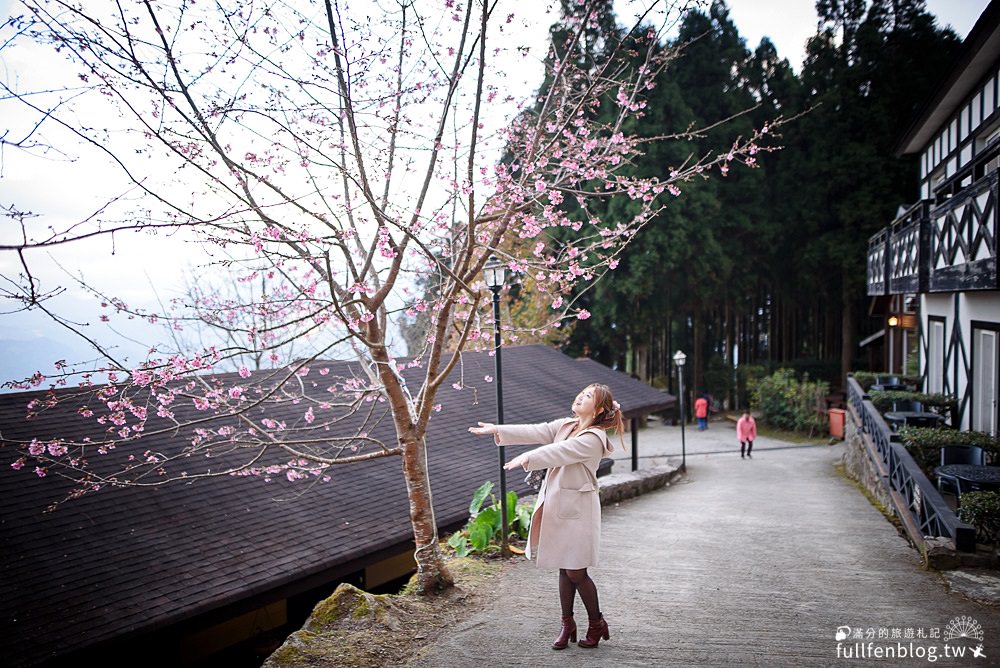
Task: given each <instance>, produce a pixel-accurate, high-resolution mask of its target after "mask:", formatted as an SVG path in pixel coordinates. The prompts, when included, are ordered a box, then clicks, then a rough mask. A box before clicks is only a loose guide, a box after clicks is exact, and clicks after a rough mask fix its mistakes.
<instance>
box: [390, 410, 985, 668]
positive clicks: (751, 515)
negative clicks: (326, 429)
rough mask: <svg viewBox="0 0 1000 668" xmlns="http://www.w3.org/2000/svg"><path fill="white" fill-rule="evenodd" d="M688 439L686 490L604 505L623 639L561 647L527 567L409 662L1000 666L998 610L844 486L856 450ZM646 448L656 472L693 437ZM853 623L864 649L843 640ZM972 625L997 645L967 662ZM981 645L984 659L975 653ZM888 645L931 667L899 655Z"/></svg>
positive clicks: (536, 575)
mask: <svg viewBox="0 0 1000 668" xmlns="http://www.w3.org/2000/svg"><path fill="white" fill-rule="evenodd" d="M685 440H686V446H687V454H688V456H687V466H688V476H687V477H686V479H684V480H683V481H682V482H680V483H678V484H674V485H672V486H671V487H669V488H666V489H663V490H660V491H657V492H654V493H651V494H647V495H645V496H642V497H639V498H636V499H633V500H630V501H626V502H623V503H621V504H619V505H616V506H613V507H608V508H605V509H604V527H603V534H602V536H603V539H602V540H603V542H602V558H601V559H602V563H601V565H600V566H599V567H597V568H593V569H591V575H592V577H593V578H594V580H595V582H596V583H597V586H598V590H599V592H600V597H601V607H602V610H603V611H604V613H605V617H606V619H607V620H608V624H609V626H610V630H611V641H610V642H602V643H601V646H600V647H599V648H598V649H596V650H587V649H583V648H580V647H577V646H575V645H570V647H569V648H568V649H566V650H564V651H558V652H557V651H553V650H551V649H550V648H549V644H550V642H551V640H552V638H553V637H555V635H556V633H557V632H558V626H559V614H560V613H559V603H558V595H557V574H556V573H555V572H553V571H548V570H539V569H537V568H535V566H534V564H531V563H528V562H525V561H518V562H513V563H511V564H510V565H509V566H508V567H507V569H506V571H505V573H504V575H503V576H502V577H501V578H500V579H499V581H498V584H497V594H498V595H497V597H496V598H495V600H494V602H493V603H492V604H490V605H489V606H488V607H487V609H483V610H481V611H480V612H478V613H476V614H474V615H473V616H471V617H470V618H469V619H467V620H466V621H465V622H464V623H462V624H461V625H459V626H458V627H456V628H454V629H452V630H451V631H450V632H447V633H445V634H444V635H443V636H442V637H441V638H439V640H438V641H437V642H436V643H435V644H434V645H432V646H430V647H429V648H428V649H427V650H426V651H425V652H422V653H421V654H420V655H419V656H417V657H415V658H414V660H413V661H412V662H411V663H410V664H409V665H411V666H418V665H419V666H431V667H433V668H449V667H452V666H454V667H456V668H457V667H462V668H466V667H467V666H471V665H485V666H504V667H510V666H518V667H520V666H524V667H528V666H531V667H535V666H539V667H545V666H560V667H583V666H588V667H589V666H615V667H623V666H757V665H760V666H774V665H778V666H827V665H831V666H832V665H852V664H853V665H858V664H859V663H860V664H862V665H863V664H865V663H869V662H875V663H881V664H882V665H914V666H915V665H928V664H932V663H933V664H935V665H945V666H948V665H955V666H977V665H982V666H987V665H1000V610H998V609H995V608H992V607H989V606H984V605H981V604H978V603H974V602H972V601H970V600H968V599H966V598H964V597H962V596H959V595H958V594H953V593H949V591H948V589H947V586H946V583H945V582H944V580H943V579H942V577H941V576H940V575H938V574H937V573H934V572H927V571H924V570H921V567H920V560H919V555H917V554H916V552H915V551H914V550H913V548H911V547H910V546H909V544H908V543H907V542H906V541H905V540H904V539H903V538H901V537H900V536H899V535H898V533H897V532H896V530H895V528H894V527H893V526H892V525H891V524H890V523H889V522H887V521H886V520H885V519H884V518H883V517H882V515H881V514H880V513H879V512H878V510H876V509H875V508H873V507H872V506H871V505H870V504H869V502H868V501H867V499H866V498H865V497H864V496H863V495H862V494H861V493H860V492H859V491H858V490H857V488H855V487H854V486H853V485H852V484H851V483H850V482H848V481H847V480H845V479H843V478H841V477H840V476H839V475H838V473H837V470H836V468H835V465H836V464H837V463H838V462H839V460H840V457H841V455H842V452H843V446H842V445H835V446H826V445H821V446H791V447H788V444H784V443H781V442H776V441H769V440H768V439H763V438H762V439H759V440H758V442H757V444H756V445H755V447H754V457H753V459H748V460H741V459H740V457H739V450H738V444H736V441H735V431H734V428H733V426H732V424H730V423H722V422H713V423H712V426H711V428H710V429H709V430H708V431H705V432H698V431H697V430H696V429H694V428H690V427H689V428H687V429H686V439H685ZM639 447H640V453H645V454H648V455H652V456H651V457H648V458H647V457H644V458H643V459H642V461H643V463H644V466H645V465H649V466H652V465H655V464H658V463H664V462H663V459H659V461H657V459H658V458H660V457H664V456H669V454H671V453H673V452H677V453H679V452H680V439H679V429H677V428H671V427H664V426H655V427H653V428H651V429H648V430H644V431H642V432H641V436H640V446H639ZM710 453H719V454H710ZM623 457H625V458H626V460H627V458H628V455H627V454H626V455H623ZM670 461H671V462H674V461H675V459H674V457H670ZM619 467H622V468H626V469H627V468H628V462H627V461H625V462H622V464H616V469H618V468H619ZM576 607H577V611H576V615H577V619H578V620H582V622H581V625H582V626H584V628H585V623H586V613H585V611H584V610H583V606H582V604H581V603H580V602H579V601H577V606H576ZM963 618H964V619H963ZM844 626H847V627H850V628H851V629H852V630H851V633H852V634H854V633H860V634H861V635H862V636H863V638H862V639H860V640H855V639H850V638H849V639H846V640H844V641H842V642H841V643H839V645H838V641H837V640H836V639H835V634H836V633H837V630H838V628H839V627H844ZM959 626H962V627H964V628H968V627H971V628H972V630H973V632H976V631H977V627H979V628H981V633H982V636H983V641H982V643H979V642H975V641H973V640H971V639H969V638H967V637H966V638H961V637H959V638H957V639H954V640H950V642H948V643H947V645H948V649H947V651H948V653H949V654H953V653H955V652H956V650H957V649H963V650H964V651H965V652H966V655H965V657H964V658H961V659H956V658H953V657H951V656H948V657H946V656H945V652H946V649H945V645H946V642H945V636H946V635H948V634H949V631H951V630H955V629H957V628H958V627H959ZM581 632H582V629H581ZM869 633H870V634H871V635H872V636H873V637H869V635H868V634H869ZM883 633H884V634H885V636H886V637H880V634H883ZM980 644H982V650H981V653H982V654H984V655H985V656H984V657H982V658H974V657H973V649H974V648H976V647H977V646H978V645H980ZM890 650H891V651H892V652H893V653H894V654H895V655H896V657H900V656H903V653H904V651H905V654H906V655H907V656H908V657H913V656H914V655H917V656H916V657H915V658H906V659H903V660H900V659H899V658H886V657H888V656H889V654H888V652H889V651H890ZM880 652H881V657H882V658H881V659H880V658H879V656H878V653H880ZM931 655H933V656H934V658H935V659H936V660H935V661H931V660H929V657H930V656H931Z"/></svg>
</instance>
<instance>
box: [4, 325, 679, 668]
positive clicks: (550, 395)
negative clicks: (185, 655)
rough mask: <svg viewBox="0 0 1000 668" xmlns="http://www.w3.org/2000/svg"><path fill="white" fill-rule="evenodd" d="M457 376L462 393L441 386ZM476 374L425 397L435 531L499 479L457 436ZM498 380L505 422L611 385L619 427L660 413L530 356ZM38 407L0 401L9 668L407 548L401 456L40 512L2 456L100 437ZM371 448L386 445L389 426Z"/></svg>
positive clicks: (663, 399)
mask: <svg viewBox="0 0 1000 668" xmlns="http://www.w3.org/2000/svg"><path fill="white" fill-rule="evenodd" d="M336 364H340V365H341V366H343V365H344V364H346V363H331V365H336ZM259 373H262V372H259ZM459 373H462V374H463V378H464V383H465V385H466V386H467V387H466V388H465V389H463V390H455V389H453V388H452V387H451V383H452V382H454V381H455V380H457V379H458V377H459ZM487 375H490V376H492V375H494V360H493V358H492V357H490V356H488V355H487V354H485V353H466V354H465V355H463V364H462V369H460V370H459V369H456V371H455V372H454V374H453V378H452V379H449V381H448V382H447V383H446V384H445V385H444V386H443V387H442V389H441V390H440V391H439V394H438V400H439V401H440V403H441V404H442V405H443V410H442V411H441V412H440V413H435V414H434V415H433V418H432V420H431V423H430V429H429V433H428V438H427V443H428V447H427V450H428V466H429V469H430V475H431V483H432V485H433V493H434V507H435V513H436V518H437V521H438V524H439V526H442V527H444V526H455V525H457V524H459V523H461V522H463V521H464V520H465V519H466V518H467V515H468V503H469V499H470V497H471V494H472V491H473V490H474V489H475V488H476V487H477V486H478V485H480V484H481V483H482V482H483V481H484V480H487V479H492V480H496V476H497V468H498V458H497V454H496V450H495V448H494V447H493V446H492V444H491V441H490V439H487V438H476V437H472V436H471V435H469V434H468V432H467V431H466V429H467V427H468V426H469V425H470V424H474V423H475V422H476V421H477V420H482V421H495V417H496V403H495V392H496V389H495V385H493V384H491V383H487V382H486V381H485V380H484V378H485V376H487ZM503 377H504V389H505V396H504V403H505V413H506V416H505V417H506V421H507V422H537V421H542V420H548V419H552V418H555V417H558V416H560V415H568V414H569V410H568V409H569V405H570V403H571V401H572V398H573V396H575V394H576V392H578V391H579V389H581V388H582V387H583V386H584V385H586V384H588V383H590V382H602V383H606V384H607V385H609V386H610V387H611V388H612V391H613V392H614V394H615V398H616V399H617V400H618V401H619V402H620V403H621V404H622V406H623V409H624V410H625V412H626V414H628V415H630V416H631V415H637V414H642V413H649V412H655V411H658V410H663V409H665V408H667V407H668V406H670V405H672V403H673V397H671V396H669V395H666V394H664V393H662V392H660V391H658V390H655V389H652V388H650V387H648V386H647V385H644V384H643V383H641V382H639V381H636V380H633V379H631V378H629V377H628V376H626V375H624V374H621V373H619V372H616V371H613V370H611V369H608V368H607V367H604V366H602V365H600V364H597V363H595V362H592V361H590V360H573V359H571V358H569V357H566V356H565V355H563V354H562V353H560V352H558V351H555V350H552V349H549V348H546V347H544V346H541V345H531V346H519V347H509V348H505V349H504V350H503ZM415 381H416V379H415V378H414V382H415ZM37 396H40V395H39V393H21V394H7V395H0V436H2V438H3V440H4V441H5V442H6V443H5V444H4V445H3V446H2V447H0V494H2V499H3V504H2V508H0V527H2V534H0V550H2V577H0V656H3V657H4V664H5V665H7V666H26V665H34V664H37V663H39V662H41V661H44V660H45V659H46V658H51V657H58V656H65V655H67V654H71V653H73V652H75V651H78V650H81V649H83V648H86V647H90V646H94V645H96V644H99V643H103V642H108V641H110V640H112V639H118V638H122V637H127V636H129V635H130V634H131V635H142V634H147V633H150V632H153V631H156V630H161V629H164V628H166V627H169V626H171V625H173V624H176V623H178V622H181V621H182V620H188V619H191V618H194V617H197V616H199V615H211V614H212V613H213V612H218V611H220V610H223V609H228V610H231V611H239V609H240V606H241V602H242V605H244V606H245V607H246V608H247V609H250V608H252V607H256V606H259V605H262V604H265V603H267V602H269V601H273V600H279V599H282V598H285V597H287V596H288V595H291V594H294V593H298V592H301V591H305V590H307V589H309V588H311V587H314V586H316V585H318V584H321V583H323V582H324V581H329V580H330V579H332V578H335V577H338V576H342V575H345V574H346V573H349V572H351V571H352V570H357V569H358V568H359V567H360V566H359V564H363V560H364V558H365V556H366V555H371V554H373V553H377V552H379V551H380V550H387V549H390V548H393V547H398V546H399V545H400V544H401V543H405V542H406V541H408V540H411V539H412V533H411V527H410V523H409V516H408V502H407V497H406V492H405V489H404V484H403V476H402V472H401V466H400V459H399V458H398V457H389V458H385V459H379V460H374V461H370V462H364V463H358V464H351V465H347V466H343V467H335V468H334V469H333V471H332V473H331V476H332V481H331V482H329V483H324V484H316V485H312V486H308V484H303V483H302V482H299V483H289V482H288V481H286V480H285V479H284V478H275V480H274V481H273V482H270V483H265V482H263V481H262V480H259V479H252V480H244V479H240V478H233V477H223V478H213V479H208V480H194V481H191V482H182V483H173V484H170V485H166V486H162V487H155V488H142V489H138V488H127V489H114V490H111V489H109V490H104V491H101V492H99V493H96V494H91V495H88V496H84V497H83V498H80V499H77V500H73V501H69V502H67V503H64V504H62V505H61V506H60V507H59V509H58V510H56V511H55V512H52V513H45V512H44V510H45V508H46V507H47V506H48V505H49V503H51V502H52V501H56V500H59V499H61V498H62V497H63V496H64V494H65V493H66V491H67V490H68V489H69V487H68V486H67V485H66V484H64V483H63V482H61V481H60V480H55V479H53V478H54V476H52V475H50V476H49V477H47V478H46V479H39V478H37V477H36V476H34V475H33V474H31V473H29V472H27V471H26V470H22V471H14V470H12V469H11V468H10V464H11V463H12V462H13V461H14V460H15V459H16V458H17V457H18V455H19V451H18V450H17V449H16V448H15V447H13V446H11V445H10V444H9V442H12V441H13V442H17V441H24V440H28V439H31V438H33V437H43V438H53V437H56V436H60V437H63V438H77V439H79V438H82V437H84V436H87V435H91V436H93V437H96V436H99V433H96V429H95V428H97V425H96V424H95V423H94V421H93V420H92V419H91V420H85V419H82V418H80V417H78V416H77V415H76V413H75V411H76V409H77V407H78V406H79V401H70V402H67V403H66V404H65V405H59V406H57V407H56V408H55V409H53V410H51V411H49V412H46V413H44V414H43V415H42V416H41V417H39V418H37V419H35V420H26V419H25V414H26V411H25V405H26V404H27V402H28V400H30V399H31V398H34V397H37ZM179 410H180V408H179ZM274 410H275V411H280V410H283V409H282V408H280V407H278V408H275V409H274ZM274 417H275V419H281V416H279V415H275V416H274ZM150 424H152V423H150ZM147 428H148V429H149V427H148V426H147ZM373 433H376V434H377V435H379V436H381V437H382V438H384V439H386V440H388V441H389V442H392V441H393V440H394V438H393V436H392V434H393V431H392V425H391V421H389V420H383V421H382V423H381V424H380V425H379V426H378V427H376V428H375V430H373ZM184 440H185V436H184V434H179V435H176V436H173V437H170V436H167V435H161V436H151V437H149V438H148V439H147V438H146V437H143V439H142V440H141V447H142V448H143V449H145V448H147V447H148V448H152V449H157V450H161V451H164V452H169V451H171V450H174V451H176V450H177V449H178V448H180V447H181V446H182V443H183V441H184ZM520 450H521V449H520V448H514V449H511V450H510V451H509V455H510V453H516V452H518V451H520ZM521 478H522V477H521V476H517V475H512V476H510V479H509V483H508V484H509V486H510V488H511V489H514V490H516V491H518V492H519V493H525V492H527V491H528V490H527V489H526V488H525V487H524V485H523V482H522V481H521ZM359 560H360V561H359Z"/></svg>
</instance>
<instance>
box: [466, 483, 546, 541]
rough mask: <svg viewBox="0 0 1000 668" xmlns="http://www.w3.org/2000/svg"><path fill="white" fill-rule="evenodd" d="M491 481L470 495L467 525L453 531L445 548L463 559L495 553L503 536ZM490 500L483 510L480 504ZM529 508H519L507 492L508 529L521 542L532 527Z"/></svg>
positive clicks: (530, 508)
mask: <svg viewBox="0 0 1000 668" xmlns="http://www.w3.org/2000/svg"><path fill="white" fill-rule="evenodd" d="M492 490H493V481H492V480H487V481H486V482H484V483H483V484H482V485H480V486H479V488H478V489H476V491H475V492H473V494H472V501H471V502H470V503H469V515H470V518H469V521H468V522H467V523H466V524H465V526H464V527H463V528H462V530H461V531H456V532H455V533H453V534H452V535H451V536H450V537H449V538H448V545H450V546H451V547H452V549H454V550H455V555H456V556H458V557H464V556H467V555H469V554H471V553H472V552H489V551H491V549H495V545H494V544H495V543H497V542H498V541H499V540H500V538H501V537H502V534H503V522H502V519H503V515H501V513H500V502H499V501H498V500H497V498H496V497H495V496H493V495H492V494H490V492H491V491H492ZM487 496H489V497H490V499H491V500H492V503H491V505H489V506H487V507H485V508H483V502H484V501H486V497H487ZM531 511H532V506H531V504H529V503H521V504H520V505H518V502H517V492H514V491H509V492H507V528H508V529H509V530H510V531H511V532H516V533H517V535H518V536H520V537H521V538H527V537H528V527H529V526H530V524H531Z"/></svg>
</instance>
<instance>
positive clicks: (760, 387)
mask: <svg viewBox="0 0 1000 668" xmlns="http://www.w3.org/2000/svg"><path fill="white" fill-rule="evenodd" d="M750 389H751V392H752V394H751V397H752V398H751V401H750V405H751V407H752V408H753V409H754V410H755V411H756V412H758V413H760V416H761V421H762V422H763V423H764V424H766V425H769V426H772V427H775V428H777V429H784V430H786V431H799V432H809V433H813V432H815V431H818V430H822V429H825V428H826V424H827V417H826V415H825V414H824V413H823V412H822V408H824V407H825V403H824V400H825V398H826V395H827V393H828V392H829V385H828V384H827V383H825V382H820V381H811V380H809V375H808V374H805V375H804V376H803V377H802V380H799V379H797V378H796V377H795V372H794V371H793V370H792V369H778V370H777V371H775V372H774V373H773V374H771V375H770V376H767V377H765V378H761V379H759V380H757V381H755V382H753V383H752V384H751V386H750Z"/></svg>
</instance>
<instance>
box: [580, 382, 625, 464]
mask: <svg viewBox="0 0 1000 668" xmlns="http://www.w3.org/2000/svg"><path fill="white" fill-rule="evenodd" d="M587 387H588V388H592V389H593V390H594V408H595V409H597V410H598V414H597V416H596V417H595V418H594V424H593V425H591V426H593V427H598V428H600V429H604V430H605V431H607V430H608V429H614V430H615V431H617V432H618V438H619V439H621V443H622V450H624V449H625V420H624V419H623V418H622V411H621V409H620V408H615V399H614V397H612V396H611V388H610V387H608V386H607V385H602V384H601V383H591V384H590V385H588V386H587Z"/></svg>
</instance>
